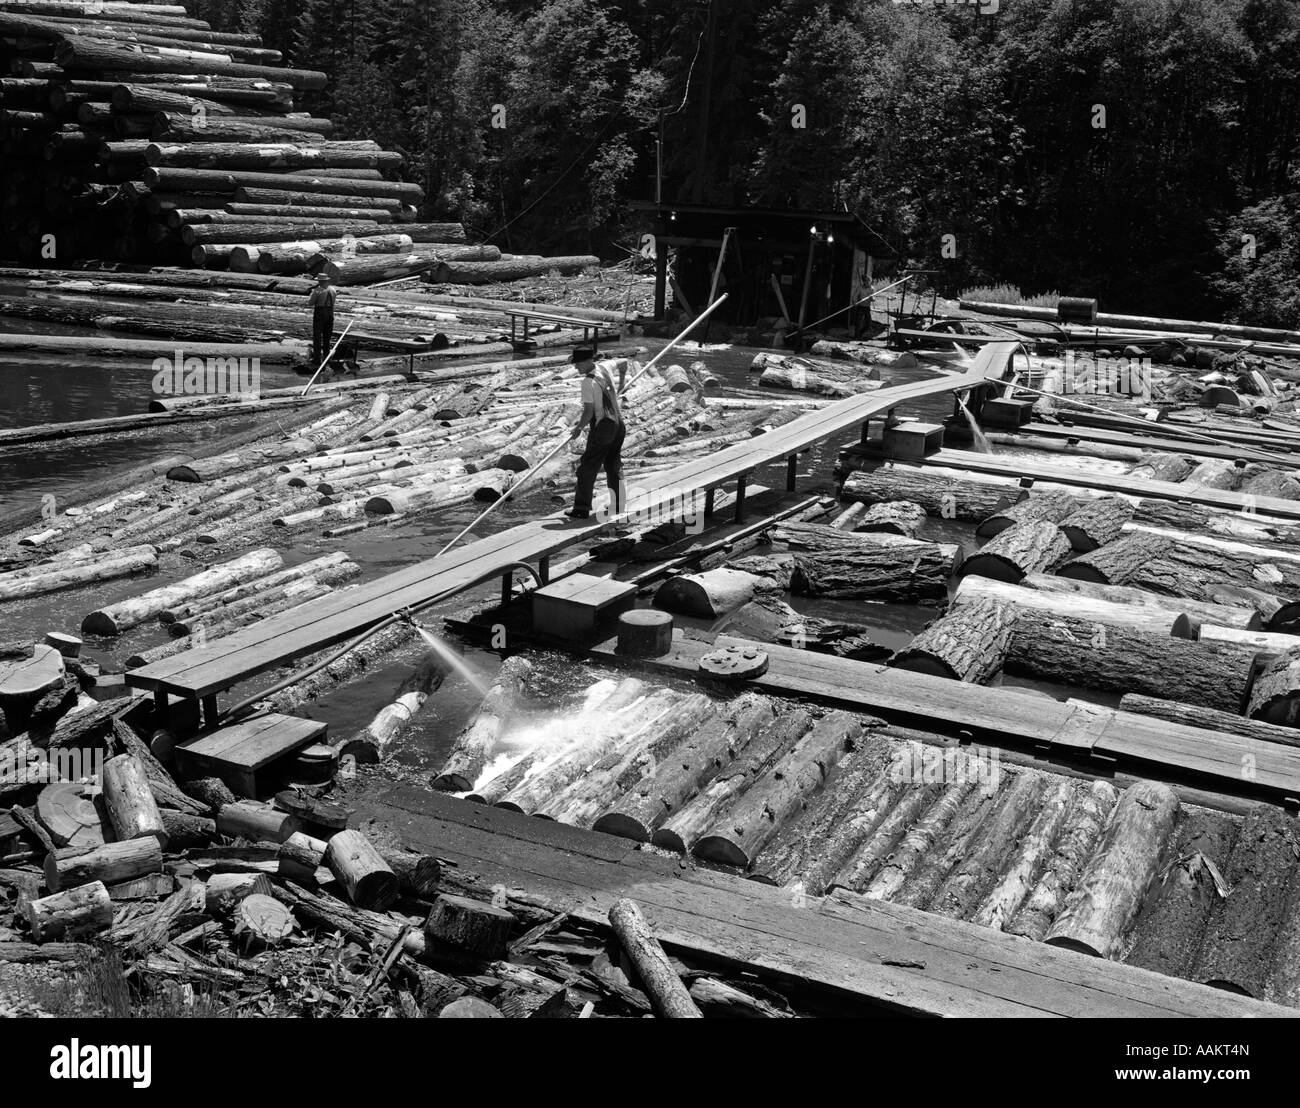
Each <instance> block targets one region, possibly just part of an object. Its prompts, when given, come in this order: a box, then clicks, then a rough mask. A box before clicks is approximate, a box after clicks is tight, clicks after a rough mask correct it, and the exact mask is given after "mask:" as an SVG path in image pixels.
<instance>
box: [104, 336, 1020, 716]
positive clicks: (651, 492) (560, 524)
mask: <svg viewBox="0 0 1300 1108" xmlns="http://www.w3.org/2000/svg"><path fill="white" fill-rule="evenodd" d="M1016 349H1017V345H1016V344H1015V343H1011V342H1006V343H995V344H992V345H990V346H988V347H985V348H984V350H982V351H981V352H980V357H979V359H978V360H977V362H976V364H975V366H974V367H972V369H971V370H970V371H969V372H967V373H965V374H962V375H960V376H953V377H944V378H938V379H933V380H924V381H916V382H913V383H910V384H905V385H896V386H893V387H889V388H882V389H879V390H877V391H875V392H871V393H866V394H863V395H861V396H853V397H849V398H847V399H845V400H840V401H837V402H836V403H834V404H829V405H827V406H826V407H825V408H821V409H819V410H818V411H815V412H810V413H808V414H807V415H805V416H801V417H800V418H799V419H796V420H793V421H791V422H790V423H787V424H785V425H784V426H782V427H779V428H777V429H776V430H774V431H770V432H768V433H767V434H764V435H759V436H757V437H756V438H753V439H749V440H747V441H745V442H741V443H736V444H735V445H733V446H730V447H727V448H726V449H725V450H719V451H718V452H717V453H714V454H709V455H706V456H705V457H702V458H699V459H696V460H694V461H691V462H688V463H686V464H684V465H681V466H677V467H676V468H674V469H672V470H669V471H666V472H664V473H662V474H659V475H657V476H654V477H650V478H647V479H645V480H644V481H642V482H641V483H640V486H639V487H640V488H641V490H642V491H641V493H640V494H639V495H637V496H636V497H634V498H632V499H631V502H630V503H629V504H628V506H627V514H628V515H630V516H633V517H640V518H645V517H646V516H647V515H648V514H650V513H655V512H670V513H671V512H676V513H680V511H681V510H682V507H683V501H684V498H686V499H688V498H690V497H691V496H693V495H695V494H697V493H705V494H706V495H707V494H708V493H709V492H711V491H712V490H713V489H716V488H718V487H719V486H721V485H723V484H725V483H727V482H728V481H732V480H735V481H737V482H738V485H739V487H740V489H741V492H742V495H740V496H739V497H738V500H737V504H736V514H737V516H738V517H739V516H741V515H742V513H743V510H744V496H743V489H744V486H745V484H746V482H747V480H748V477H749V475H750V474H751V473H752V472H754V471H755V470H758V469H760V468H762V467H764V466H767V465H772V464H775V463H780V462H787V463H789V465H788V471H787V472H788V475H789V477H790V479H791V482H792V481H793V475H794V461H795V459H796V458H797V456H798V455H799V454H800V453H801V452H803V451H804V450H806V449H808V448H809V447H810V446H812V445H813V444H815V443H817V442H820V441H821V440H822V439H825V438H827V437H829V436H831V435H836V434H839V433H841V432H843V431H845V430H848V429H850V428H854V427H858V426H862V427H863V428H864V430H865V426H866V424H867V423H868V422H869V421H870V420H871V419H875V418H882V417H884V416H885V415H886V414H887V413H889V412H891V411H892V410H893V409H894V408H895V407H897V406H898V405H900V404H903V403H907V402H908V401H912V400H918V399H921V398H923V397H927V396H935V395H939V394H942V393H945V392H953V391H956V390H961V389H970V388H973V387H976V386H979V385H981V384H984V383H985V382H987V381H988V380H990V379H994V380H995V379H998V378H1000V377H1001V375H1002V374H1003V373H1004V372H1005V371H1006V367H1007V365H1008V363H1009V361H1010V359H1011V357H1012V355H1013V354H1014V352H1015V350H1016ZM611 522H612V521H609V520H606V521H603V522H602V521H595V520H592V521H587V522H579V521H574V520H570V519H567V518H565V517H564V515H563V514H562V513H559V512H557V513H554V514H552V515H548V516H543V517H542V518H540V519H537V520H534V521H532V522H530V523H525V524H521V525H520V526H517V527H512V528H510V529H508V530H505V531H502V532H500V533H498V534H495V535H490V536H488V537H486V538H483V539H479V540H477V541H476V542H471V543H467V544H465V545H464V546H460V547H457V548H456V549H455V550H452V551H450V552H449V553H447V554H446V555H444V556H442V557H440V558H432V559H429V560H427V561H423V562H417V563H416V564H414V565H411V566H407V567H406V568H404V569H401V570H398V571H396V572H395V573H390V574H388V575H387V576H385V577H381V578H378V579H376V580H374V581H371V582H368V583H367V584H365V585H362V586H360V587H358V588H353V589H348V590H346V591H343V592H340V593H338V594H336V595H334V596H328V597H324V598H323V599H321V600H320V601H317V602H315V603H313V604H311V605H308V606H306V607H305V610H302V609H294V610H292V611H289V612H285V613H283V614H282V615H278V616H272V617H271V618H269V619H265V620H261V621H259V622H257V623H255V624H253V625H252V626H251V627H247V628H245V629H243V630H241V631H238V632H236V633H235V634H233V635H228V636H225V637H224V638H222V639H220V640H218V641H217V642H214V643H211V644H210V645H208V646H206V647H201V648H198V649H194V650H187V651H185V652H184V653H182V654H178V655H175V656H174V657H171V658H166V659H164V660H162V661H158V662H154V663H153V664H151V665H147V666H144V667H142V668H139V669H135V670H131V671H130V672H128V673H127V675H126V681H127V684H128V685H130V686H132V687H133V688H140V689H149V690H152V691H153V692H154V693H155V695H156V696H162V697H165V696H167V695H175V696H180V697H183V698H191V699H193V698H197V699H201V698H205V697H209V696H215V695H216V694H217V693H219V692H221V691H224V690H226V689H229V688H231V687H232V686H233V685H236V684H238V683H239V682H241V681H243V680H246V679H247V678H250V677H254V676H256V675H257V674H259V673H264V672H265V671H267V670H269V669H272V668H273V667H275V666H278V665H282V664H285V663H288V662H292V661H294V660H295V659H298V658H302V657H304V656H306V655H308V654H312V653H314V652H316V651H318V650H323V649H325V648H326V647H330V646H333V645H335V644H337V643H342V642H345V641H346V640H348V639H350V638H353V637H354V636H356V635H357V634H359V633H360V632H362V631H364V630H366V629H367V628H369V627H373V626H374V625H375V624H376V623H378V622H380V621H381V620H382V619H385V618H386V617H388V616H390V615H392V614H393V613H394V612H395V611H398V610H399V609H402V608H407V607H410V606H412V605H416V604H421V603H423V602H425V601H428V600H432V599H434V598H436V597H440V596H443V595H448V596H450V595H454V594H455V593H457V592H463V591H464V590H466V589H469V588H472V587H473V586H475V585H478V584H481V583H482V582H484V581H488V580H491V579H493V578H495V577H499V576H501V575H502V574H509V572H510V569H511V567H512V566H513V565H517V564H518V563H521V562H526V563H537V564H538V566H539V573H540V576H542V578H543V579H545V577H546V572H547V565H548V561H547V560H548V559H549V558H550V556H551V555H552V554H554V553H555V552H556V551H558V550H563V549H564V548H565V547H568V546H572V545H574V544H575V543H578V542H581V541H583V540H586V539H591V538H594V537H596V536H597V535H599V534H600V533H601V532H602V531H604V530H605V529H606V528H607V527H608V526H610V524H611Z"/></svg>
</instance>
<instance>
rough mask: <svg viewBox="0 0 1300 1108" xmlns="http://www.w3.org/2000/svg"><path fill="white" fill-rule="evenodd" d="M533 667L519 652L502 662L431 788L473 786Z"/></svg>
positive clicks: (459, 789) (454, 789)
mask: <svg viewBox="0 0 1300 1108" xmlns="http://www.w3.org/2000/svg"><path fill="white" fill-rule="evenodd" d="M532 670H533V667H532V663H531V662H529V660H528V659H527V658H526V657H524V656H523V655H521V654H516V655H515V656H514V657H511V658H507V659H506V660H505V661H504V662H503V663H502V665H501V670H500V672H499V673H498V674H497V676H496V679H495V680H494V681H493V682H492V685H491V687H489V689H488V691H487V694H486V695H485V696H484V697H483V700H482V702H481V703H480V704H479V707H478V711H477V712H476V713H475V715H474V718H473V719H471V720H470V722H469V723H467V724H466V725H465V727H463V728H462V729H461V731H460V734H458V735H457V736H456V738H455V740H454V741H453V742H452V747H451V752H450V753H449V754H448V755H447V761H446V762H444V763H443V767H442V769H441V770H440V771H439V773H438V775H437V776H436V777H434V779H433V781H432V782H431V784H432V786H433V788H435V789H441V790H442V791H444V792H466V791H468V790H469V789H472V788H473V787H474V782H475V781H476V780H477V779H478V778H479V776H480V775H481V774H482V773H483V770H484V769H485V768H486V766H487V762H488V754H489V752H490V751H491V750H492V749H493V747H494V746H495V745H496V743H497V741H498V740H499V739H500V737H501V733H502V731H503V730H504V728H505V726H506V724H507V721H508V720H509V719H510V717H511V716H512V715H514V714H515V713H516V712H517V711H518V710H519V708H520V705H521V702H522V701H523V695H524V683H525V682H526V681H527V680H528V679H529V677H530V676H531V675H532Z"/></svg>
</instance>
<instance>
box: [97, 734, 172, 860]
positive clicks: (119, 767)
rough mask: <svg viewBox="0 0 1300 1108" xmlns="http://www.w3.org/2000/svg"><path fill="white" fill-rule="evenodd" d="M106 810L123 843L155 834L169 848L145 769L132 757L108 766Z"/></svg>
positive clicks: (105, 774) (119, 758)
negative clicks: (126, 840) (125, 840)
mask: <svg viewBox="0 0 1300 1108" xmlns="http://www.w3.org/2000/svg"><path fill="white" fill-rule="evenodd" d="M102 779H103V789H104V807H105V808H106V809H107V811H108V818H109V822H110V823H111V824H112V826H113V834H114V837H115V838H117V839H118V840H119V841H120V840H124V839H138V838H142V837H144V836H147V835H152V836H153V837H154V838H156V839H157V840H158V843H159V845H160V846H162V847H166V846H167V829H166V827H165V826H164V825H163V820H162V815H161V813H160V812H159V811H158V805H157V803H156V802H155V800H154V796H153V792H152V790H151V789H150V787H149V779H148V777H146V776H145V770H144V766H143V765H141V763H140V761H139V760H138V759H136V758H134V757H132V756H131V755H130V754H119V755H118V756H117V757H116V758H111V759H109V761H108V762H106V763H105V765H104V769H103V774H102Z"/></svg>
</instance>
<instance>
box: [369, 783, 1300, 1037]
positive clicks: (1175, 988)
mask: <svg viewBox="0 0 1300 1108" xmlns="http://www.w3.org/2000/svg"><path fill="white" fill-rule="evenodd" d="M359 815H360V817H361V818H363V819H364V818H367V817H372V818H377V819H379V820H381V821H382V822H384V823H385V824H387V825H388V826H389V827H391V828H392V829H393V831H394V832H395V833H396V834H397V835H398V836H399V837H400V838H402V839H403V840H404V841H405V843H406V845H407V846H408V847H410V848H411V849H414V850H420V851H425V852H428V853H432V854H437V855H438V856H439V857H442V858H445V859H448V860H450V861H453V862H455V863H457V865H458V866H459V868H460V870H461V872H462V873H464V874H466V875H471V874H472V875H475V876H476V877H477V878H478V879H479V880H481V881H482V882H484V883H485V884H486V885H487V886H488V887H491V886H493V885H497V884H501V885H504V886H505V887H506V888H507V889H522V890H524V891H526V892H528V893H529V894H532V895H533V896H541V897H545V898H547V899H548V900H550V901H551V902H553V904H554V906H555V907H556V908H557V909H560V910H563V911H567V912H569V913H570V914H571V915H572V916H574V917H575V918H577V919H580V920H583V921H585V922H588V923H591V924H596V925H602V926H603V925H605V924H606V923H607V919H608V912H609V909H610V906H611V905H612V904H613V903H614V902H615V900H617V899H618V898H620V897H625V896H626V897H631V898H632V899H633V900H635V901H636V902H637V903H638V904H639V905H640V906H641V908H642V910H643V911H644V913H645V915H646V917H647V919H648V920H649V921H650V923H651V925H652V926H653V928H654V930H655V933H656V934H657V935H658V937H659V938H660V940H661V941H662V942H663V943H664V944H665V946H667V947H668V948H669V950H671V951H676V952H681V953H686V954H690V955H692V956H695V957H697V958H700V959H702V960H708V961H714V962H720V963H723V964H726V965H729V966H731V967H735V968H742V969H743V968H750V969H754V970H757V971H759V972H761V973H765V974H770V975H772V976H774V977H776V978H778V979H781V980H785V981H789V982H794V983H798V984H801V985H805V986H808V987H811V988H813V989H817V990H823V991H824V992H825V993H826V994H827V996H828V999H831V998H833V999H834V1000H836V1001H837V1002H840V1003H845V1002H847V1004H848V1005H849V1006H850V1007H854V1008H859V1009H860V1011H861V1014H863V1015H868V1014H896V1015H910V1016H932V1017H936V1016H984V1017H989V1016H993V1017H999V1016H1000V1017H1085V1018H1086V1017H1094V1018H1100V1017H1112V1018H1114V1017H1129V1018H1149V1017H1197V1016H1219V1017H1251V1016H1254V1017H1290V1018H1295V1017H1296V1016H1300V1012H1297V1011H1295V1010H1292V1009H1288V1008H1281V1007H1278V1006H1275V1005H1271V1004H1267V1003H1264V1002H1261V1001H1256V1000H1251V999H1249V998H1246V997H1241V996H1236V995H1233V994H1230V993H1226V992H1221V991H1219V990H1216V989H1211V988H1208V987H1207V986H1204V985H1197V984H1193V983H1191V982H1188V981H1183V980H1180V979H1178V978H1173V977H1165V976H1163V975H1161V974H1156V973H1152V972H1150V971H1148V970H1143V969H1138V968H1136V967H1133V966H1126V965H1122V964H1120V963H1117V962H1109V961H1105V960H1103V959H1096V958H1089V957H1087V956H1085V955H1081V954H1076V953H1073V952H1071V951H1067V950H1060V949H1058V948H1056V947H1051V946H1047V945H1045V944H1043V943H1034V942H1028V941H1026V940H1024V939H1020V938H1015V937H1012V936H1010V935H1004V934H1002V933H1001V932H997V931H992V930H989V929H987V928H983V927H977V926H975V925H974V924H969V923H963V922H960V921H956V920H950V919H946V918H944V917H941V916H936V915H931V914H929V913H927V912H923V911H920V910H918V909H914V908H907V907H903V906H901V905H896V904H888V903H885V902H883V901H878V900H868V899H866V898H865V897H862V896H858V895H856V894H852V893H848V894H843V895H837V896H831V897H825V898H818V897H801V898H795V897H793V896H792V894H791V893H790V891H789V890H783V889H778V888H773V887H772V886H769V885H763V884H760V883H758V882H755V881H748V880H745V879H744V878H740V877H733V876H731V875H729V874H724V873H716V872H713V871H709V870H702V869H698V868H695V867H694V866H691V865H689V864H687V865H684V864H683V863H682V862H681V861H680V860H679V859H676V858H666V857H663V856H661V855H657V854H652V853H646V852H643V851H641V850H638V849H636V846H635V844H633V843H631V842H629V841H628V840H626V839H619V838H616V837H614V836H612V835H604V834H600V833H599V832H595V831H585V830H583V829H581V828H577V827H569V826H567V825H565V824H561V823H555V822H553V821H549V820H540V819H536V818H534V817H532V816H525V815H521V814H519V813H516V812H507V811H504V810H502V809H499V808H490V807H487V806H485V805H481V804H471V803H469V802H468V801H464V800H457V799H455V798H454V797H449V796H446V795H444V794H439V793H433V792H430V791H428V790H424V789H420V788H417V787H414V786H410V785H399V786H395V787H392V788H389V789H387V790H385V791H384V792H382V793H380V794H378V795H377V796H375V797H372V798H370V799H368V800H366V801H364V802H363V803H362V804H361V805H360V807H359Z"/></svg>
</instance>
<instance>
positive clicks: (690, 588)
mask: <svg viewBox="0 0 1300 1108" xmlns="http://www.w3.org/2000/svg"><path fill="white" fill-rule="evenodd" d="M763 585H764V580H763V578H761V577H756V576H755V575H754V574H752V573H745V572H743V571H741V570H736V569H728V568H726V567H725V566H724V567H722V568H719V569H710V570H705V571H704V572H703V573H686V574H682V575H680V576H678V577H673V578H670V579H669V580H668V581H666V582H664V584H662V585H661V586H660V587H659V590H658V591H657V592H656V593H655V600H654V602H655V607H657V608H664V609H666V610H667V611H670V612H677V613H679V614H680V615H686V616H696V617H699V618H701V619H716V618H717V617H718V616H723V615H726V614H727V613H728V612H734V611H735V610H736V609H737V608H739V607H741V606H742V605H743V604H746V603H748V602H749V601H750V600H752V599H753V598H754V593H755V592H756V591H757V590H758V589H760V588H762V587H763Z"/></svg>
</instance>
